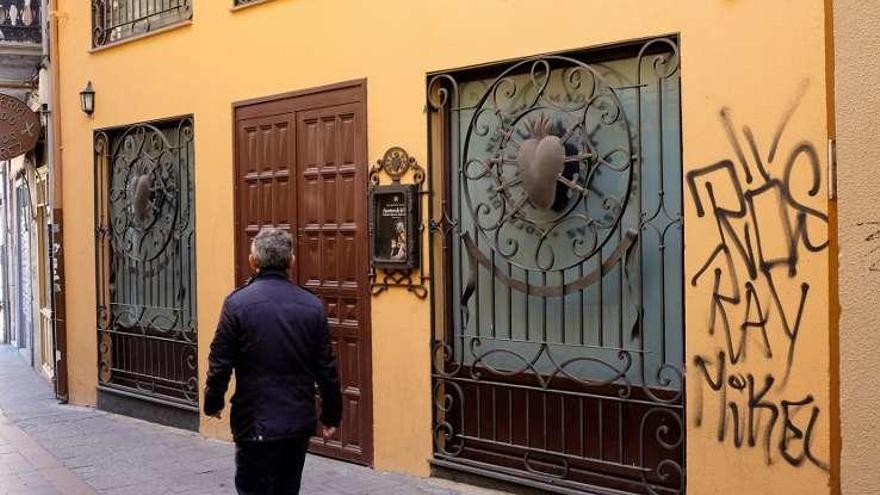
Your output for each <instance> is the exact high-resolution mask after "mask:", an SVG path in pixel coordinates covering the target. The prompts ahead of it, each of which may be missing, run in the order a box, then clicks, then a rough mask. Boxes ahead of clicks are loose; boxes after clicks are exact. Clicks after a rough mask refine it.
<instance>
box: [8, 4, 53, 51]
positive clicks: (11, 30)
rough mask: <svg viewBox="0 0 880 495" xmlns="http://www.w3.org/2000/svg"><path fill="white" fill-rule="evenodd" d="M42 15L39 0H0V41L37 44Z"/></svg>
mask: <svg viewBox="0 0 880 495" xmlns="http://www.w3.org/2000/svg"><path fill="white" fill-rule="evenodd" d="M42 17H43V13H42V11H41V9H40V0H0V43H29V44H37V45H39V44H40V43H41V41H42V39H43V31H42V27H41V26H42V24H43V23H42V22H41V21H42Z"/></svg>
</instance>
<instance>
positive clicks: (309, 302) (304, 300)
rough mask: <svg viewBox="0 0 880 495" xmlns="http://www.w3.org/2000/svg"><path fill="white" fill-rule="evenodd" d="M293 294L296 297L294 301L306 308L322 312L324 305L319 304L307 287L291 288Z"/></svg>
mask: <svg viewBox="0 0 880 495" xmlns="http://www.w3.org/2000/svg"><path fill="white" fill-rule="evenodd" d="M293 290H294V294H295V297H296V301H297V302H298V303H299V304H302V305H304V306H308V307H311V308H314V309H317V310H323V309H324V304H323V303H322V302H321V299H320V298H319V297H318V295H317V294H315V293H314V292H313V291H312V290H311V289H309V288H308V287H303V286H301V285H294V286H293Z"/></svg>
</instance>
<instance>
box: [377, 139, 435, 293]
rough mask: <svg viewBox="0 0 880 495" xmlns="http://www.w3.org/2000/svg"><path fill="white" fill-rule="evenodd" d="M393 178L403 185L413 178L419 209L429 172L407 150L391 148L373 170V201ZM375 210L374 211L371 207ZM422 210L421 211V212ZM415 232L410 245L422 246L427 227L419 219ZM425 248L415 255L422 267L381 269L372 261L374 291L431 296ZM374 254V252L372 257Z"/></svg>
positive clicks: (396, 183) (410, 235)
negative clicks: (385, 179) (397, 290)
mask: <svg viewBox="0 0 880 495" xmlns="http://www.w3.org/2000/svg"><path fill="white" fill-rule="evenodd" d="M383 175H384V176H387V177H388V178H389V179H391V184H392V185H396V186H400V185H402V184H403V183H402V181H403V179H404V178H405V177H410V178H411V181H412V185H413V186H414V189H415V192H416V194H415V198H414V201H415V202H416V207H417V206H418V203H420V202H421V200H422V199H421V198H422V196H424V195H427V194H428V191H426V190H425V170H424V169H423V168H422V167H421V166H420V165H419V164H418V162H417V161H416V159H415V157H412V156H410V154H409V153H407V151H406V150H404V149H403V148H401V147H397V146H395V147H391V148H389V149H388V150H387V151H385V154H384V155H383V156H382V158H381V159H379V160H377V161H376V164H375V165H373V167H372V168H371V169H370V201H371V204H372V201H373V195H374V194H375V193H376V192H377V191H378V190H379V188H380V187H381V186H382V176H383ZM371 210H372V208H371ZM417 211H418V210H417ZM373 217H374V215H373V213H372V212H371V215H370V245H371V251H372V250H373V249H374V243H373V238H374V235H375V230H376V228H377V226H376V224H375V218H373ZM412 230H413V232H410V233H408V237H409V242H412V243H415V245H416V246H418V242H419V240H420V239H421V238H422V236H423V235H424V232H425V225H424V223H423V222H422V221H421V218H420V216H419V218H418V221H417V223H416V226H415V228H414V229H412ZM424 252H425V250H424V249H416V253H415V256H417V257H418V258H419V261H420V262H419V263H416V264H417V265H418V268H378V267H376V266H374V264H373V263H372V261H371V267H370V292H371V293H372V294H373V295H374V296H377V295H379V294H381V293H383V292H385V291H387V290H389V289H390V288H392V287H398V288H403V289H406V290H407V291H408V292H410V293H412V294H414V295H415V296H416V297H418V298H419V299H425V298H427V297H428V286H427V284H428V281H429V280H430V276H429V275H428V274H427V273H426V272H425V270H426V268H425V267H426V264H425V263H424V262H422V261H423V260H421V258H422V257H424V256H425V255H424V254H423V253H424ZM372 256H373V254H372V253H371V257H372Z"/></svg>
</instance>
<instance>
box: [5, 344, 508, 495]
mask: <svg viewBox="0 0 880 495" xmlns="http://www.w3.org/2000/svg"><path fill="white" fill-rule="evenodd" d="M233 465H234V461H233V446H232V445H231V444H230V443H227V442H220V441H214V440H208V439H205V438H203V437H202V436H200V435H198V434H196V433H192V432H188V431H182V430H176V429H173V428H167V427H164V426H159V425H155V424H152V423H147V422H144V421H139V420H135V419H131V418H127V417H124V416H117V415H113V414H108V413H104V412H101V411H96V410H94V409H90V408H84V407H77V406H67V405H60V404H58V403H57V402H56V401H55V400H54V398H53V396H52V391H51V388H50V386H49V384H48V383H47V382H46V381H45V380H44V379H42V378H41V377H39V376H38V375H37V374H36V373H35V372H34V371H32V370H31V369H30V368H28V367H27V365H26V364H25V363H24V361H23V360H22V359H21V357H19V355H18V353H17V352H16V351H15V350H13V349H10V348H8V347H0V495H7V494H8V495H12V494H29V495H30V494H34V495H43V494H76V495H80V494H83V495H85V494H94V493H101V494H104V493H107V494H119V495H123V494H149V495H154V494H165V493H184V494H225V493H226V494H232V493H235V489H234V485H233V481H232V480H233V475H234V466H233ZM302 493H303V494H306V495H312V494H314V495H324V494H326V495H330V494H343V495H355V494H382V495H384V494H389V495H392V494H417V495H460V494H461V495H463V494H487V495H488V494H490V493H496V494H497V493H498V492H490V491H487V490H482V489H478V488H473V487H469V486H467V485H458V484H454V483H450V482H446V481H442V480H436V479H427V480H425V479H420V478H414V477H409V476H403V475H399V474H391V473H383V472H380V471H374V470H370V469H366V468H362V467H358V466H354V465H351V464H346V463H342V462H336V461H332V460H328V459H324V458H320V457H314V456H310V457H309V459H308V461H307V462H306V468H305V473H304V479H303V489H302Z"/></svg>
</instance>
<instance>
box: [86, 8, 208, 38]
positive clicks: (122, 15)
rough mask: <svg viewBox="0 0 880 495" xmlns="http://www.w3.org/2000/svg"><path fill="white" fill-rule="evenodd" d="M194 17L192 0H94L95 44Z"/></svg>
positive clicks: (128, 36)
mask: <svg viewBox="0 0 880 495" xmlns="http://www.w3.org/2000/svg"><path fill="white" fill-rule="evenodd" d="M190 19H192V0H92V47H94V48H97V47H101V46H106V45H111V44H113V43H117V42H120V41H123V40H125V39H128V38H132V37H135V36H140V35H142V34H147V33H150V32H153V31H156V30H158V29H162V28H165V27H168V26H172V25H174V24H179V23H181V22H186V21H188V20H190Z"/></svg>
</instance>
